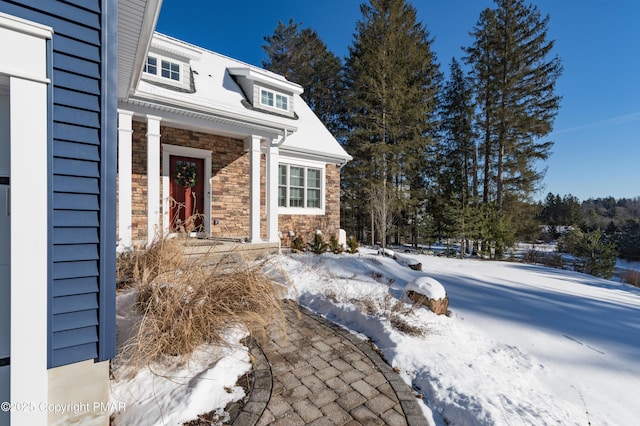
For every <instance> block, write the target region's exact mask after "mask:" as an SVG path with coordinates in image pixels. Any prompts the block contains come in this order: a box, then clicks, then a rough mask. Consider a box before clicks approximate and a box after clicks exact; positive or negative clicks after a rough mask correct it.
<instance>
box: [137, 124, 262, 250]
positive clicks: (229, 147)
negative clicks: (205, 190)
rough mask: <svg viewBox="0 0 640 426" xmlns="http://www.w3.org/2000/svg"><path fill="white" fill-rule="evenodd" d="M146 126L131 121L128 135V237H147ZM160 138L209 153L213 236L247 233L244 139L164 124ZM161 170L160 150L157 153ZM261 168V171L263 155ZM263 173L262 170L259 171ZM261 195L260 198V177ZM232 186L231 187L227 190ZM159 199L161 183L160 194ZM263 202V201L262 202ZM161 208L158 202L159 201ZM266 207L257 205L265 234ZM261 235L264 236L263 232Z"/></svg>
mask: <svg viewBox="0 0 640 426" xmlns="http://www.w3.org/2000/svg"><path fill="white" fill-rule="evenodd" d="M146 134H147V125H146V123H144V122H139V121H134V122H133V136H132V162H133V164H132V186H133V188H132V217H131V225H132V230H131V231H132V236H131V238H132V240H133V241H138V242H143V241H145V240H146V238H147V229H146V226H147V201H146V200H147V196H148V194H147V165H146V164H147V136H146ZM160 135H161V136H160V141H161V143H164V144H170V145H179V146H187V147H191V148H198V149H206V150H210V151H211V152H212V154H211V192H212V194H211V196H212V203H211V216H212V219H217V220H218V221H219V224H218V225H213V223H212V225H211V233H212V235H213V236H218V237H220V236H224V237H228V236H234V237H240V236H241V237H248V236H249V220H250V219H249V201H250V192H249V184H250V182H249V154H248V153H247V152H245V150H244V142H243V141H242V140H240V139H233V138H230V137H226V136H220V135H213V134H208V133H202V132H194V131H190V130H184V129H177V128H173V127H168V126H161V127H160ZM158 161H160V168H161V170H160V172H161V173H163V171H162V151H161V152H160V159H159V160H158ZM262 163H263V164H262V165H261V169H262V170H264V167H265V166H264V156H263V158H262ZM263 176H264V173H263ZM262 186H263V187H262V188H261V194H262V197H263V200H264V193H265V189H264V178H263V179H262ZM231 189H233V190H231ZM158 197H160V198H162V182H161V184H160V194H158ZM263 205H264V203H263ZM160 206H161V208H162V202H161V204H160ZM265 211H266V209H265V208H264V206H263V207H262V208H261V212H262V214H261V216H262V221H261V222H262V226H261V228H262V229H263V230H265V231H263V232H262V233H263V234H265V235H266V213H265ZM263 237H264V235H263Z"/></svg>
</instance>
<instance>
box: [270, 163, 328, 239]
mask: <svg viewBox="0 0 640 426" xmlns="http://www.w3.org/2000/svg"><path fill="white" fill-rule="evenodd" d="M325 176H326V198H325V203H326V205H325V214H324V215H323V216H321V215H315V216H314V215H288V214H285V215H280V216H279V218H278V229H279V230H280V232H281V233H282V246H283V247H290V246H291V239H292V238H291V237H290V236H289V231H294V232H295V234H296V235H302V236H303V237H304V238H305V239H306V240H307V241H311V239H312V238H313V235H314V234H315V233H316V231H317V230H320V231H321V232H322V235H323V236H324V238H325V241H327V242H328V241H329V238H330V237H331V235H335V236H336V237H337V236H338V231H339V229H340V167H339V166H337V165H335V164H327V166H326V171H325Z"/></svg>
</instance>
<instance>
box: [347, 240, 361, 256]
mask: <svg viewBox="0 0 640 426" xmlns="http://www.w3.org/2000/svg"><path fill="white" fill-rule="evenodd" d="M359 247H360V242H359V241H358V240H357V239H356V238H355V237H353V236H352V237H349V239H348V240H347V253H349V254H356V253H357V252H358V248H359Z"/></svg>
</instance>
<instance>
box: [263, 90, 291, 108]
mask: <svg viewBox="0 0 640 426" xmlns="http://www.w3.org/2000/svg"><path fill="white" fill-rule="evenodd" d="M274 101H275V102H274ZM260 103H261V104H262V105H265V106H268V107H271V108H277V109H281V110H283V111H289V97H288V96H286V95H280V94H278V93H274V92H271V91H269V90H266V89H260Z"/></svg>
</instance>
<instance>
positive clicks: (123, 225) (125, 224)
mask: <svg viewBox="0 0 640 426" xmlns="http://www.w3.org/2000/svg"><path fill="white" fill-rule="evenodd" d="M132 117H133V112H131V111H125V110H121V109H119V110H118V251H127V250H131V247H132V243H131V183H132V181H131V138H132V134H133V127H132Z"/></svg>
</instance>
